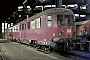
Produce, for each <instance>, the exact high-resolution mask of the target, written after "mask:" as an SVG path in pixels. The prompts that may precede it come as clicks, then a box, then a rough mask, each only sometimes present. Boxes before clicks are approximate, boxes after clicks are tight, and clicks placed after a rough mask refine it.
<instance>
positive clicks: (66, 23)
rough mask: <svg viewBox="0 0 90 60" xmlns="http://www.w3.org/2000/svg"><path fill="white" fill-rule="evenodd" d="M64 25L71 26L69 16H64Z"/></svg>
mask: <svg viewBox="0 0 90 60" xmlns="http://www.w3.org/2000/svg"><path fill="white" fill-rule="evenodd" d="M65 25H71V20H70V15H65Z"/></svg>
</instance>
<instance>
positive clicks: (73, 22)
mask: <svg viewBox="0 0 90 60" xmlns="http://www.w3.org/2000/svg"><path fill="white" fill-rule="evenodd" d="M71 20H72V25H73V26H74V25H75V19H74V16H73V15H71Z"/></svg>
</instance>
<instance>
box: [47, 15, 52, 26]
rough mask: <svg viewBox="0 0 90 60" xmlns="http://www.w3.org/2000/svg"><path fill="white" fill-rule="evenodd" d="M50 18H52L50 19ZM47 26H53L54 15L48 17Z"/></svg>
mask: <svg viewBox="0 0 90 60" xmlns="http://www.w3.org/2000/svg"><path fill="white" fill-rule="evenodd" d="M48 17H50V19H49V18H48ZM47 26H48V27H51V26H52V15H47Z"/></svg>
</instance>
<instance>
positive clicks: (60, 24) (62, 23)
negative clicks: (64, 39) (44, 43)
mask: <svg viewBox="0 0 90 60" xmlns="http://www.w3.org/2000/svg"><path fill="white" fill-rule="evenodd" d="M58 16H62V18H60V20H59V18H58ZM61 20H62V22H61ZM59 22H60V23H59ZM57 25H58V26H62V25H65V23H64V15H63V14H59V15H57Z"/></svg>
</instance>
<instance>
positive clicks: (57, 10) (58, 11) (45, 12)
mask: <svg viewBox="0 0 90 60" xmlns="http://www.w3.org/2000/svg"><path fill="white" fill-rule="evenodd" d="M60 12H62V13H64V12H70V13H72V14H74V13H73V12H72V11H71V10H70V9H65V8H51V9H48V10H45V11H43V12H40V13H38V14H36V15H34V16H32V17H30V18H29V19H25V20H24V21H26V20H31V19H33V18H35V17H38V16H40V15H44V14H52V13H60ZM24 21H22V22H24ZM22 22H20V23H22Z"/></svg>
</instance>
